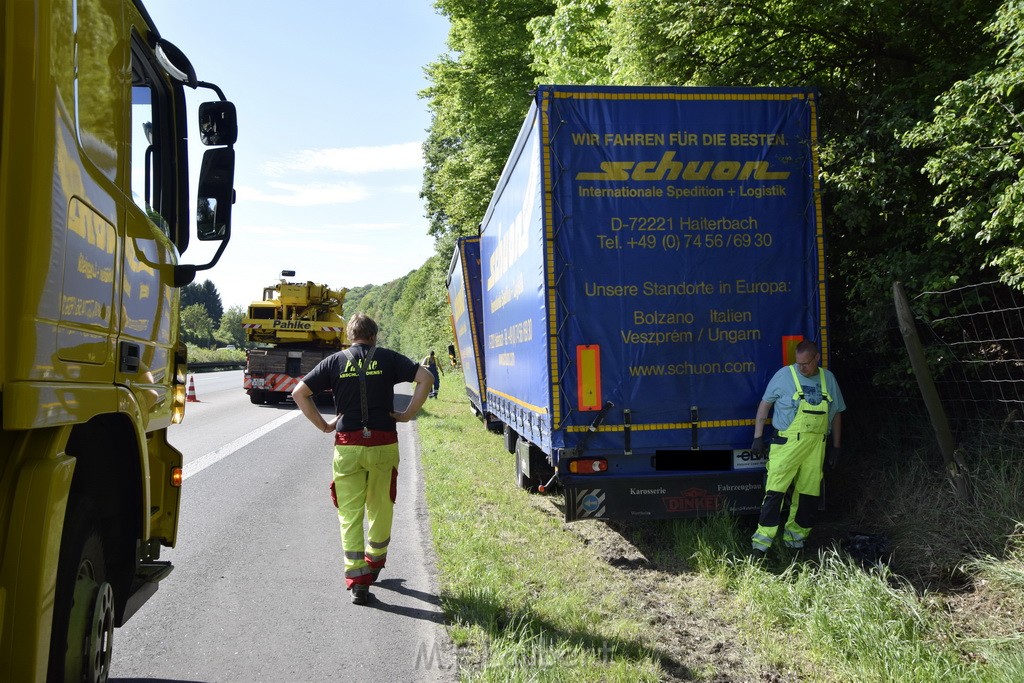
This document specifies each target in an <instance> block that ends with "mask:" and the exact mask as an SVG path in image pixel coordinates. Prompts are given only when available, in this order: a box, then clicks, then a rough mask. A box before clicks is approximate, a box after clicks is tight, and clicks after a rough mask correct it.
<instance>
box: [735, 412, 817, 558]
mask: <svg viewBox="0 0 1024 683" xmlns="http://www.w3.org/2000/svg"><path fill="white" fill-rule="evenodd" d="M786 437H787V441H786V443H783V444H779V443H774V444H772V446H771V451H770V453H769V457H768V480H767V481H766V482H765V486H764V488H765V497H764V503H763V505H762V506H761V518H760V520H759V524H758V527H757V530H756V531H755V532H754V536H753V538H752V539H751V542H752V545H753V547H754V548H755V549H757V550H768V548H770V547H771V545H772V542H773V541H774V540H775V536H776V534H777V533H778V531H779V526H780V524H781V522H782V506H783V503H784V502H785V495H786V491H788V490H789V487H790V486H791V485H792V487H793V497H792V499H791V500H790V504H789V518H788V519H787V520H786V528H785V533H784V534H783V539H782V540H783V543H784V544H785V545H786V546H787V547H789V548H803V547H804V541H805V540H806V539H807V536H808V534H810V533H811V527H812V526H814V517H815V513H816V512H817V509H818V497H819V496H820V495H821V465H822V462H823V461H824V459H825V435H824V434H813V433H802V434H801V433H799V432H797V433H791V432H787V433H786Z"/></svg>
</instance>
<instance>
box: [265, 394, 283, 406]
mask: <svg viewBox="0 0 1024 683" xmlns="http://www.w3.org/2000/svg"><path fill="white" fill-rule="evenodd" d="M283 400H284V394H282V393H281V392H279V391H272V392H270V393H269V394H267V400H266V402H267V404H269V405H272V406H276V405H278V404H279V403H281V401H283Z"/></svg>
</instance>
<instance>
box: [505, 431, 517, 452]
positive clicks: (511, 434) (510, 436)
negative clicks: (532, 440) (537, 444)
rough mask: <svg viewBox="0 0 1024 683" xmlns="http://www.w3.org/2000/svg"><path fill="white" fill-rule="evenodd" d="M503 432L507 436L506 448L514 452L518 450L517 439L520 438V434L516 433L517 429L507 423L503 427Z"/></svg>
mask: <svg viewBox="0 0 1024 683" xmlns="http://www.w3.org/2000/svg"><path fill="white" fill-rule="evenodd" d="M502 434H503V435H504V438H505V450H506V451H508V452H509V453H513V454H514V453H515V452H516V441H518V440H519V435H518V434H516V430H514V429H512V428H511V427H509V426H508V425H505V427H504V429H502Z"/></svg>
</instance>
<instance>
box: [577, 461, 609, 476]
mask: <svg viewBox="0 0 1024 683" xmlns="http://www.w3.org/2000/svg"><path fill="white" fill-rule="evenodd" d="M607 471H608V461H607V460H605V459H604V458H580V459H579V460H570V461H569V472H571V473H572V474H596V473H598V472H607Z"/></svg>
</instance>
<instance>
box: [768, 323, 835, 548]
mask: <svg viewBox="0 0 1024 683" xmlns="http://www.w3.org/2000/svg"><path fill="white" fill-rule="evenodd" d="M820 360H821V354H819V353H818V347H817V345H815V344H814V342H812V341H810V340H807V339H805V340H803V341H802V342H800V343H799V344H798V345H797V347H796V363H794V364H793V365H787V366H786V367H784V368H782V369H780V370H779V371H778V372H776V373H775V375H774V376H773V377H772V379H771V381H769V382H768V387H767V388H766V389H765V392H764V396H763V397H762V399H761V403H760V404H759V405H758V407H757V417H756V418H755V419H754V442H753V444H752V445H751V447H750V450H751V451H753V452H755V453H763V452H764V450H765V444H764V425H765V422H766V421H767V420H768V412H769V410H770V409H771V408H772V406H774V407H775V412H774V414H773V416H772V426H773V427H775V430H776V435H775V436H774V437H773V438H772V439H771V446H770V451H769V453H768V480H767V481H766V482H765V496H764V503H763V504H762V506H761V517H760V519H759V521H758V527H757V530H756V531H755V532H754V536H753V537H752V538H751V546H752V550H753V552H754V554H755V555H764V554H765V553H767V552H768V549H769V548H770V547H771V546H772V542H773V541H774V540H775V536H776V535H777V534H778V531H779V525H780V524H781V523H782V505H783V502H784V500H785V496H786V492H787V491H788V490H789V487H790V485H792V486H793V496H792V500H791V502H790V506H789V519H788V520H787V521H786V527H785V531H784V532H783V535H782V542H783V544H784V545H785V546H786V547H788V548H793V549H800V548H803V547H804V541H805V540H806V539H807V536H808V534H810V532H811V527H812V526H813V525H814V518H815V514H816V512H817V509H818V499H819V497H820V495H821V476H822V464H823V463H825V455H826V444H827V440H828V436H829V433H831V435H832V445H831V447H830V448H827V450H828V461H827V463H825V464H826V465H827V467H828V468H829V469H831V468H832V467H834V466H835V464H836V462H837V461H838V459H839V448H840V443H841V438H842V415H841V413H842V412H843V411H844V410H846V404H845V403H844V402H843V394H842V392H840V391H839V385H838V384H837V383H836V378H835V376H834V375H833V374H832V373H831V372H829V371H828V370H826V369H824V368H821V367H818V362H819V361H820Z"/></svg>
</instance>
